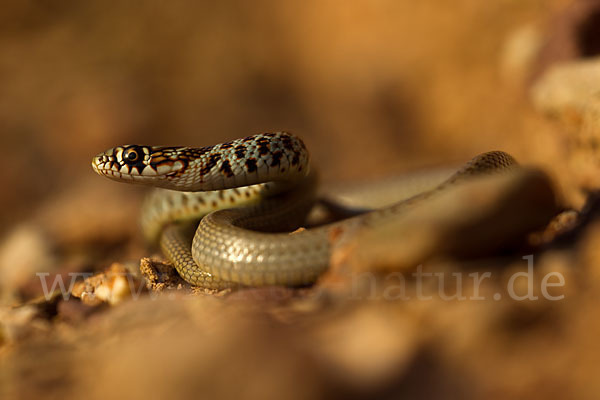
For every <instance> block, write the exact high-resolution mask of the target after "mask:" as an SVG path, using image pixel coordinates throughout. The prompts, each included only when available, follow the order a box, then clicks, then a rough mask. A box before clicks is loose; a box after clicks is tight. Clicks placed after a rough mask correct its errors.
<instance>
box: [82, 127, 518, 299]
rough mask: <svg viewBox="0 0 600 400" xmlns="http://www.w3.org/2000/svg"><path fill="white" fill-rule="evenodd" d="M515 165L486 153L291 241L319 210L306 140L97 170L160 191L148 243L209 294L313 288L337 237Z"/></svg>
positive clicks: (169, 154) (161, 156) (242, 144)
mask: <svg viewBox="0 0 600 400" xmlns="http://www.w3.org/2000/svg"><path fill="white" fill-rule="evenodd" d="M514 165H516V162H515V161H514V159H513V158H512V157H511V156H510V155H509V154H507V153H504V152H500V151H493V152H489V153H484V154H481V155H479V156H477V157H475V158H474V159H472V160H471V161H469V162H468V163H467V164H465V165H464V166H463V167H462V168H460V169H459V170H457V172H455V173H454V174H453V175H452V176H451V177H450V178H449V179H447V180H446V181H444V182H443V183H441V184H440V185H438V186H437V187H436V188H434V189H432V190H429V191H426V192H424V193H421V194H418V195H416V196H413V197H411V198H409V199H407V200H403V201H400V202H398V203H396V204H394V205H392V206H389V207H385V208H382V209H377V210H373V211H371V212H368V213H365V214H361V215H358V216H355V217H352V218H348V219H344V220H341V221H338V222H334V223H331V224H328V225H324V226H320V227H316V228H311V229H305V230H299V231H296V232H293V233H289V231H292V230H294V229H296V228H298V227H299V226H302V224H303V223H304V220H305V218H306V215H307V214H308V212H309V211H310V210H311V209H312V207H313V205H314V204H315V201H316V193H317V192H316V187H317V176H316V173H315V172H314V171H313V170H312V169H311V166H310V158H309V154H308V151H307V149H306V146H305V145H304V143H303V142H302V140H301V139H300V138H298V137H296V136H294V135H292V134H289V133H287V132H275V133H262V134H257V135H254V136H249V137H246V138H243V139H237V140H233V141H230V142H227V143H222V144H217V145H214V146H207V147H201V148H192V147H157V146H139V145H126V146H118V147H115V148H112V149H109V150H107V151H105V152H104V153H101V154H98V155H97V156H95V157H94V158H93V160H92V167H93V169H94V170H95V171H96V172H97V173H98V174H100V175H103V176H106V177H108V178H110V179H114V180H117V181H120V182H129V183H136V184H143V185H149V186H154V187H156V188H159V189H155V190H154V191H153V192H152V193H150V194H149V196H147V198H146V200H145V202H144V205H143V207H142V218H141V225H142V230H143V232H144V235H145V236H146V238H147V239H148V240H149V241H151V242H155V243H156V242H157V243H159V244H160V247H161V249H162V251H163V253H164V254H165V256H166V257H167V258H168V259H169V260H170V261H171V262H172V263H173V264H174V265H175V268H176V269H177V271H178V273H179V274H180V275H181V277H183V279H185V280H186V281H187V282H189V283H191V284H193V285H198V286H202V287H206V288H212V289H222V288H226V287H231V286H236V285H240V284H241V285H251V286H260V285H302V284H309V283H312V282H314V281H315V280H316V279H317V278H318V277H319V275H320V274H321V273H323V271H325V270H326V269H327V267H328V265H329V260H330V253H331V246H332V243H333V242H334V241H335V240H336V237H338V236H339V232H341V231H347V230H349V229H350V228H352V227H353V226H358V225H361V226H365V225H366V226H368V227H371V228H373V229H376V228H377V225H378V222H381V221H383V220H385V219H388V218H389V217H390V216H394V215H398V214H400V213H403V212H407V209H409V208H410V207H411V206H412V205H414V204H418V203H419V202H420V201H421V200H422V199H424V198H427V197H430V196H432V195H434V194H435V193H437V192H440V191H442V190H444V188H446V187H448V186H450V185H454V184H455V183H456V182H457V181H460V180H462V179H463V178H466V177H469V176H470V175H473V174H486V173H494V172H497V171H503V170H506V169H510V168H512V167H513V166H514ZM165 189H168V190H165ZM190 220H191V221H197V220H199V223H197V224H196V223H194V224H193V225H190V224H189V223H186V222H185V221H190ZM196 227H197V228H196ZM193 229H196V231H195V234H193ZM192 236H193V239H192Z"/></svg>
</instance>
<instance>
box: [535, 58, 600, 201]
mask: <svg viewBox="0 0 600 400" xmlns="http://www.w3.org/2000/svg"><path fill="white" fill-rule="evenodd" d="M531 93H532V97H533V101H534V104H535V106H536V107H537V108H538V110H540V111H541V112H542V113H544V114H546V115H549V116H550V117H552V118H555V119H557V120H558V121H559V122H560V123H561V124H562V126H563V128H564V132H565V134H564V138H563V140H564V141H566V143H567V144H568V146H566V147H565V148H566V152H565V159H566V162H565V163H564V164H565V166H564V167H563V168H561V169H559V170H558V172H560V173H562V174H564V175H565V177H564V179H563V180H564V181H568V182H571V184H572V185H575V186H579V187H584V188H588V189H590V188H598V187H600V58H592V59H589V60H584V61H573V62H570V63H564V64H557V65H556V66H553V67H551V68H550V69H549V70H548V71H547V72H546V73H545V74H544V75H543V76H542V77H540V79H539V80H538V81H537V82H536V83H535V85H534V86H533V88H532V92H531ZM578 203H581V201H578Z"/></svg>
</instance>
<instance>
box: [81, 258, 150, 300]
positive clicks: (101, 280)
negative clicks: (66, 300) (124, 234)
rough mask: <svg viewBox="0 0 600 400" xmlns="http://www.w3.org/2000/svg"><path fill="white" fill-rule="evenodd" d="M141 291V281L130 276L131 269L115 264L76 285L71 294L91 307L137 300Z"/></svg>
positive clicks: (132, 275) (136, 277)
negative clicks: (130, 299) (131, 299)
mask: <svg viewBox="0 0 600 400" xmlns="http://www.w3.org/2000/svg"><path fill="white" fill-rule="evenodd" d="M142 289H143V284H142V281H141V279H140V278H139V277H138V276H136V275H134V274H132V272H131V268H129V269H128V268H126V267H125V266H123V265H122V264H119V263H115V264H112V265H111V266H110V267H109V268H108V269H107V270H106V271H104V272H102V273H99V274H95V275H93V276H91V277H89V278H86V279H84V280H83V281H82V282H78V283H76V284H75V285H74V286H73V290H72V292H71V294H72V295H73V296H75V297H78V298H80V299H81V301H82V302H83V303H84V304H87V305H91V306H94V305H99V304H101V303H108V304H110V305H117V304H119V303H121V302H122V301H124V300H126V299H129V298H133V299H137V297H138V296H139V295H140V294H141V292H142Z"/></svg>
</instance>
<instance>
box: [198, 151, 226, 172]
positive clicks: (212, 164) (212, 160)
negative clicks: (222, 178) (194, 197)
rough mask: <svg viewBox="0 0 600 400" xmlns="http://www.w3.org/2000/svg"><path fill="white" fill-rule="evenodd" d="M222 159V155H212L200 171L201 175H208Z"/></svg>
mask: <svg viewBox="0 0 600 400" xmlns="http://www.w3.org/2000/svg"><path fill="white" fill-rule="evenodd" d="M220 159H221V155H220V154H211V155H210V157H208V161H207V162H206V163H205V164H204V165H203V166H202V168H201V169H200V175H206V174H208V173H209V172H210V170H211V169H213V168H214V167H215V165H217V163H218V162H219V160H220Z"/></svg>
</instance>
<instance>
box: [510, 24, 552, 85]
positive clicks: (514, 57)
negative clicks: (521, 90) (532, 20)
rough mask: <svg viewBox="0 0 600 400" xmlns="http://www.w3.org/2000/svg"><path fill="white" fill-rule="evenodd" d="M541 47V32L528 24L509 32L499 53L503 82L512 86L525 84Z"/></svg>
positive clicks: (536, 27)
mask: <svg viewBox="0 0 600 400" xmlns="http://www.w3.org/2000/svg"><path fill="white" fill-rule="evenodd" d="M542 45H543V32H542V31H541V29H540V28H539V27H538V26H536V25H534V24H528V25H524V26H520V27H518V28H516V29H515V30H514V31H512V32H510V34H509V36H508V37H507V38H506V40H505V42H504V46H503V48H502V52H501V53H500V72H501V73H502V76H503V78H504V80H505V81H507V82H508V83H511V84H513V85H521V84H523V83H525V82H526V81H527V80H528V79H529V78H530V74H531V72H532V68H533V66H534V64H535V61H536V60H537V57H538V54H539V51H540V49H541V48H542Z"/></svg>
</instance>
